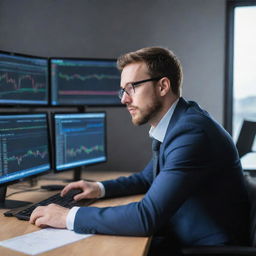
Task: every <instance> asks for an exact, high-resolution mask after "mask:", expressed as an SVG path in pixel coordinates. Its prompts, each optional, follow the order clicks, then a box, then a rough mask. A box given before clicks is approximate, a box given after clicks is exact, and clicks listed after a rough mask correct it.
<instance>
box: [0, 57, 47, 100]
mask: <svg viewBox="0 0 256 256" xmlns="http://www.w3.org/2000/svg"><path fill="white" fill-rule="evenodd" d="M48 80H49V72H48V59H46V58H41V57H33V56H25V55H17V54H8V53H4V52H0V104H4V105H6V104H7V105H8V104H10V105H13V104H18V105H24V104H25V105H31V104H33V105H47V104H48V90H49V89H48V88H49V85H48Z"/></svg>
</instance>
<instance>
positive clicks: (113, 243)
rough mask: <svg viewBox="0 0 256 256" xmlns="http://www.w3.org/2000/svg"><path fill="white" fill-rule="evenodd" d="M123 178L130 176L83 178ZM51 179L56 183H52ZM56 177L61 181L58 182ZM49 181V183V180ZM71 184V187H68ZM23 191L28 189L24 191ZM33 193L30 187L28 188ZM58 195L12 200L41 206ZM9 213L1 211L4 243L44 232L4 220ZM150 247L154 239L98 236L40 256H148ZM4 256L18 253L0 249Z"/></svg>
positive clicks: (63, 176) (111, 202) (124, 200)
mask: <svg viewBox="0 0 256 256" xmlns="http://www.w3.org/2000/svg"><path fill="white" fill-rule="evenodd" d="M120 175H124V176H126V175H129V173H120V172H116V173H115V172H113V173H107V172H93V173H88V172H87V173H86V177H85V176H83V178H88V179H92V180H99V181H100V180H105V179H111V178H115V177H117V176H120ZM51 177H52V178H53V179H55V180H52V179H51ZM56 177H57V178H58V179H59V180H57V179H56ZM71 177H72V176H71V173H68V172H66V173H63V174H61V175H55V176H45V177H42V178H41V179H40V180H39V181H38V185H37V186H38V187H39V186H40V185H45V184H62V183H63V182H62V181H61V179H67V178H71ZM46 178H47V179H46ZM65 184H67V183H65ZM23 189H25V188H24V187H23ZM27 189H29V187H27ZM18 190H22V188H20V186H18V185H17V184H16V185H13V186H11V187H10V188H8V191H7V194H10V193H11V192H15V191H18ZM55 193H56V191H54V192H48V191H47V192H46V191H45V192H42V190H41V191H33V192H26V193H20V194H15V195H12V196H10V197H8V199H16V200H24V201H30V202H37V201H40V200H42V199H44V198H47V197H49V196H50V195H51V194H55ZM141 197H142V196H141V195H138V196H129V197H122V198H114V199H108V200H106V199H105V200H100V201H98V202H96V203H94V204H93V205H94V206H98V207H104V206H115V205H121V204H127V203H129V202H133V201H139V200H140V199H141ZM5 211H6V210H3V209H1V210H0V227H1V232H0V240H5V239H9V238H13V237H15V236H20V235H23V234H27V233H31V232H33V231H37V230H40V229H39V228H38V227H36V226H34V225H32V224H29V222H27V221H21V220H17V219H16V218H14V217H10V218H8V217H4V216H3V213H4V212H5ZM149 243H150V239H149V238H148V237H125V236H107V235H95V236H92V237H89V238H86V239H84V240H80V241H78V242H75V243H72V244H69V245H65V246H63V247H60V248H57V249H54V250H51V251H48V252H46V253H42V254H40V255H41V256H42V255H44V256H46V255H47V256H59V255H62V256H65V255H67V256H73V255H74V256H79V255H83V256H86V255H90V256H92V255H93V256H103V255H104V256H105V255H111V256H115V255H116V256H126V255H127V256H130V255H132V256H136V255H138V256H141V255H146V254H147V250H148V246H149ZM0 255H1V256H13V255H14V251H12V250H10V249H7V248H4V247H2V246H0ZM15 255H16V256H21V255H26V254H23V253H19V252H15Z"/></svg>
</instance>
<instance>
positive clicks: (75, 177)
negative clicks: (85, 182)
mask: <svg viewBox="0 0 256 256" xmlns="http://www.w3.org/2000/svg"><path fill="white" fill-rule="evenodd" d="M81 174H82V167H79V168H75V169H74V170H73V181H78V180H81Z"/></svg>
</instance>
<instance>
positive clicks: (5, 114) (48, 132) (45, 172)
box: [0, 112, 53, 188]
mask: <svg viewBox="0 0 256 256" xmlns="http://www.w3.org/2000/svg"><path fill="white" fill-rule="evenodd" d="M42 114H43V115H46V122H47V134H48V136H47V137H48V152H49V165H50V167H49V170H45V171H42V172H39V173H36V174H32V175H28V176H25V177H23V178H18V179H15V180H11V181H7V182H4V183H0V188H1V187H5V186H9V185H12V184H15V183H18V182H22V181H25V180H29V179H33V178H35V177H40V176H42V175H46V174H49V173H51V172H52V170H53V169H52V150H51V134H50V126H49V115H48V113H45V112H38V113H35V112H11V113H0V116H15V115H20V116H24V115H25V116H26V115H42Z"/></svg>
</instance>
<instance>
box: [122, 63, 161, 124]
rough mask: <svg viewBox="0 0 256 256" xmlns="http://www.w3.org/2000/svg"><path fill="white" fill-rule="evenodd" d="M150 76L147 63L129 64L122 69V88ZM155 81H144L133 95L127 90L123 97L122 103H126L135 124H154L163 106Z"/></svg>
mask: <svg viewBox="0 0 256 256" xmlns="http://www.w3.org/2000/svg"><path fill="white" fill-rule="evenodd" d="M149 78H151V77H150V76H149V74H148V68H147V66H146V64H145V63H143V62H139V63H132V64H129V65H127V66H125V67H124V69H123V71H122V74H121V88H123V89H126V86H127V85H128V84H129V83H131V82H136V81H140V80H145V79H149ZM154 83H156V82H152V81H151V82H145V83H142V84H140V85H138V86H137V87H136V88H135V92H134V93H133V94H132V95H128V94H127V93H126V92H125V93H124V95H123V97H122V99H121V102H122V104H126V106H127V109H128V111H129V112H130V114H131V117H132V122H133V124H134V125H142V124H145V123H147V122H149V123H150V124H152V122H153V120H154V119H156V117H157V114H158V112H159V111H160V110H161V108H162V102H161V99H160V96H159V95H158V93H157V88H156V86H157V85H154Z"/></svg>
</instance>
